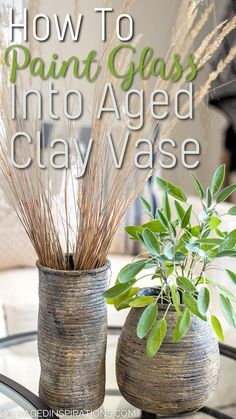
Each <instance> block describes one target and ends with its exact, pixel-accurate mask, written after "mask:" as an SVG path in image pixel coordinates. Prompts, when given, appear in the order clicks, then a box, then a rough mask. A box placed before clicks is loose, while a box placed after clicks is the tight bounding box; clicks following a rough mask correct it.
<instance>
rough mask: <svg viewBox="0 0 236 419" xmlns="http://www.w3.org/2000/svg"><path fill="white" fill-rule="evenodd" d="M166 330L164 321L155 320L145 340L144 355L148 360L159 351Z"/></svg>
mask: <svg viewBox="0 0 236 419" xmlns="http://www.w3.org/2000/svg"><path fill="white" fill-rule="evenodd" d="M166 330H167V323H166V320H165V319H161V320H157V321H156V323H155V325H154V326H153V328H152V330H151V332H150V334H149V336H148V339H147V345H146V353H147V356H148V358H153V357H154V356H155V355H156V353H157V352H158V351H159V349H160V346H161V344H162V342H163V340H164V338H165V335H166Z"/></svg>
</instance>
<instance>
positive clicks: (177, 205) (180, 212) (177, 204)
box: [174, 201, 185, 221]
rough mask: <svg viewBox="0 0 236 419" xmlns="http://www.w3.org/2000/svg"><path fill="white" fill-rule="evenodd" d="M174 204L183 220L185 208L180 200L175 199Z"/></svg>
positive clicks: (180, 218)
mask: <svg viewBox="0 0 236 419" xmlns="http://www.w3.org/2000/svg"><path fill="white" fill-rule="evenodd" d="M174 204H175V208H176V211H177V214H178V217H179V220H180V221H182V219H183V217H184V214H185V210H184V208H183V207H182V205H181V204H180V203H179V202H178V201H174Z"/></svg>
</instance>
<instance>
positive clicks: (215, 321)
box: [211, 315, 224, 342]
mask: <svg viewBox="0 0 236 419" xmlns="http://www.w3.org/2000/svg"><path fill="white" fill-rule="evenodd" d="M211 324H212V327H213V329H214V332H215V334H216V336H217V337H218V339H219V340H220V341H221V342H224V332H223V329H222V327H221V324H220V321H219V319H218V318H217V317H216V316H214V315H212V316H211Z"/></svg>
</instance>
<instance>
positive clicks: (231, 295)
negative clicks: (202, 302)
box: [208, 278, 236, 303]
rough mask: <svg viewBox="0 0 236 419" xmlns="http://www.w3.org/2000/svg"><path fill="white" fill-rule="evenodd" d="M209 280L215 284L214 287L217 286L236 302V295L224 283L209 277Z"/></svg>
mask: <svg viewBox="0 0 236 419" xmlns="http://www.w3.org/2000/svg"><path fill="white" fill-rule="evenodd" d="M208 281H209V283H210V284H211V285H213V287H216V288H217V289H218V290H220V291H221V293H222V294H223V295H224V296H225V297H226V298H228V299H229V300H231V301H233V302H235V303H236V296H235V295H234V294H232V292H230V291H229V290H228V289H227V288H225V287H224V286H223V285H222V284H220V283H219V282H217V281H215V280H214V279H212V278H208Z"/></svg>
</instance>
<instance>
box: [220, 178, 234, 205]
mask: <svg viewBox="0 0 236 419" xmlns="http://www.w3.org/2000/svg"><path fill="white" fill-rule="evenodd" d="M235 190H236V183H233V184H232V185H229V186H226V188H224V189H223V190H222V191H221V192H220V193H219V194H218V195H217V198H216V202H217V204H219V203H220V202H223V201H225V200H226V199H227V198H228V197H229V196H230V195H231V194H232V193H233V192H234V191H235Z"/></svg>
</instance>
